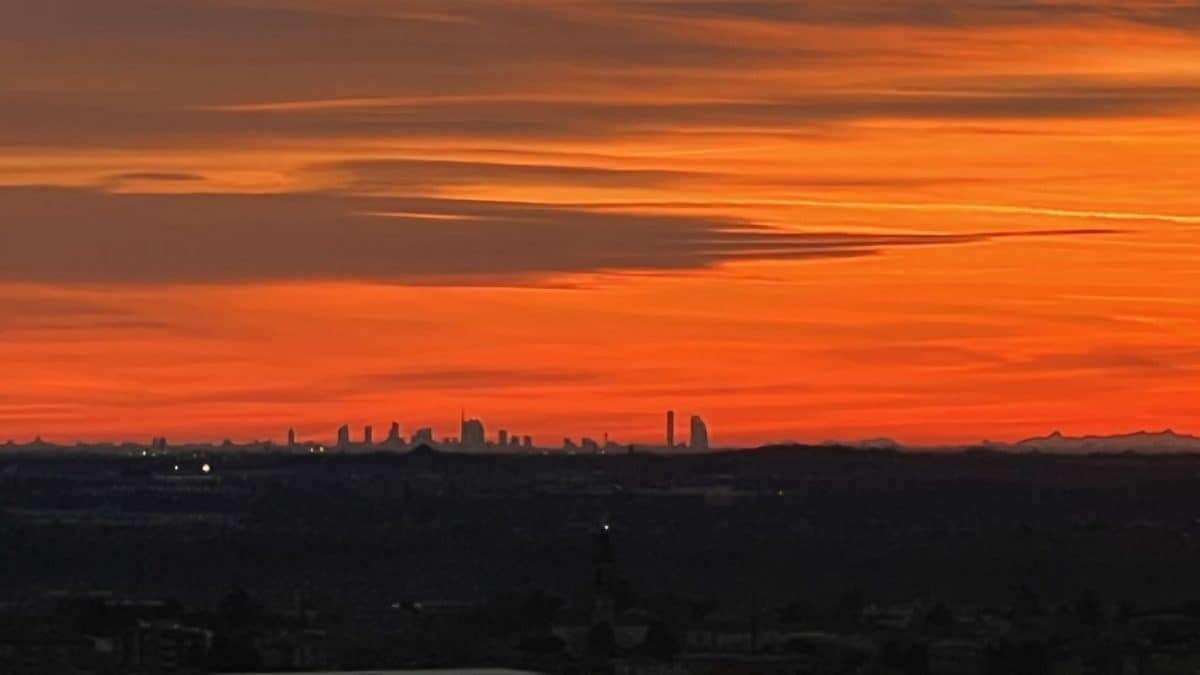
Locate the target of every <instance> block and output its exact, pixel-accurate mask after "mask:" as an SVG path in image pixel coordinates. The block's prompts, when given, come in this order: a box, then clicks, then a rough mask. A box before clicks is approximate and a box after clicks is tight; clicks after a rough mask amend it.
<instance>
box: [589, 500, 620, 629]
mask: <svg viewBox="0 0 1200 675" xmlns="http://www.w3.org/2000/svg"><path fill="white" fill-rule="evenodd" d="M609 530H610V525H609V524H608V522H607V521H605V522H604V523H602V524H601V525H600V529H599V530H597V531H596V532H595V533H594V534H593V535H592V623H593V624H601V623H607V624H609V625H612V623H613V619H614V618H615V616H616V591H617V561H616V557H615V556H614V555H613V549H612V539H611V538H610V536H609V534H610V532H609Z"/></svg>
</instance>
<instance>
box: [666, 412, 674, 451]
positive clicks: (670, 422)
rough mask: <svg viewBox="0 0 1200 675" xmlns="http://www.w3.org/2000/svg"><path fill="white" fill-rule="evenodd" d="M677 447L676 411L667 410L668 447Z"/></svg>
mask: <svg viewBox="0 0 1200 675" xmlns="http://www.w3.org/2000/svg"><path fill="white" fill-rule="evenodd" d="M673 447H675V411H674V410H668V411H667V449H668V450H670V449H671V448H673Z"/></svg>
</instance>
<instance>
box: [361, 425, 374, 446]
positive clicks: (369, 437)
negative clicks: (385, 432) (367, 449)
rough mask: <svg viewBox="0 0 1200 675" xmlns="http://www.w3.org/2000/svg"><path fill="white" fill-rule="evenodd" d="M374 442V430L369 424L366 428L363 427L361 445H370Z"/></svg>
mask: <svg viewBox="0 0 1200 675" xmlns="http://www.w3.org/2000/svg"><path fill="white" fill-rule="evenodd" d="M374 442H375V429H374V428H373V427H372V426H371V425H370V424H368V425H367V426H365V427H363V444H364V445H371V444H372V443H374Z"/></svg>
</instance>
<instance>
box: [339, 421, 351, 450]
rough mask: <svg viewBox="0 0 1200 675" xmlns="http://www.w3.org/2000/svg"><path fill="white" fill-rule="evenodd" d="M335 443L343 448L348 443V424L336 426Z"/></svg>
mask: <svg viewBox="0 0 1200 675" xmlns="http://www.w3.org/2000/svg"><path fill="white" fill-rule="evenodd" d="M337 438H338V440H337V444H338V447H339V448H345V447H347V446H349V445H350V425H348V424H343V425H342V426H340V427H338V432H337Z"/></svg>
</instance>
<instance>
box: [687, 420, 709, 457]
mask: <svg viewBox="0 0 1200 675" xmlns="http://www.w3.org/2000/svg"><path fill="white" fill-rule="evenodd" d="M691 446H692V450H707V449H708V425H706V424H705V423H704V420H702V419H700V416H699V415H692V443H691Z"/></svg>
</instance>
